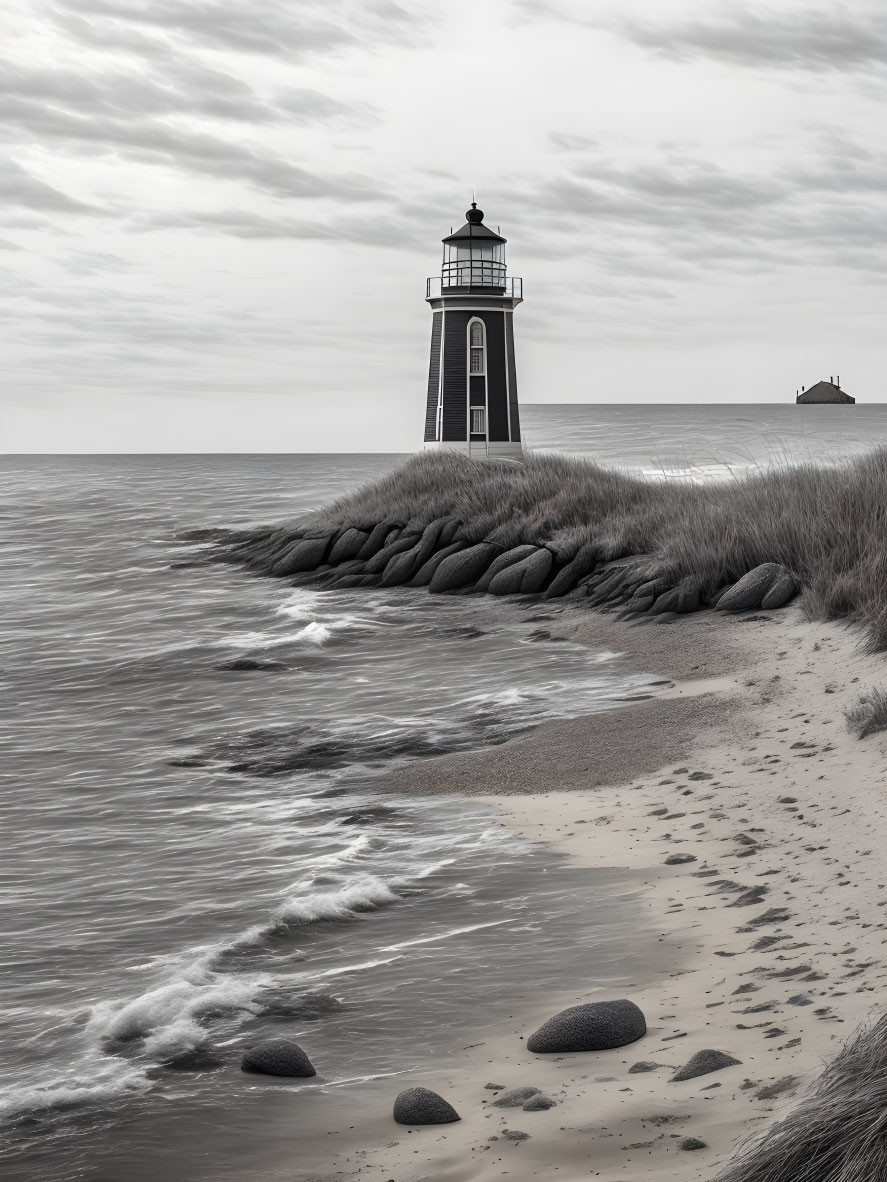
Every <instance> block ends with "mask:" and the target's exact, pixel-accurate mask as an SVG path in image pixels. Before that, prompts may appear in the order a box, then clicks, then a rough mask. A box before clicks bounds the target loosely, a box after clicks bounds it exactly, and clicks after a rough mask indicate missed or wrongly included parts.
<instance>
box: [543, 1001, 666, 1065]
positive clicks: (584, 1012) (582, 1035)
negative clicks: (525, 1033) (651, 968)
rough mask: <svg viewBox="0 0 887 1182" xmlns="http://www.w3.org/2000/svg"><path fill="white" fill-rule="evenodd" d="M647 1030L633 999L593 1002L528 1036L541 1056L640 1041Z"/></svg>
mask: <svg viewBox="0 0 887 1182" xmlns="http://www.w3.org/2000/svg"><path fill="white" fill-rule="evenodd" d="M646 1033H647V1023H646V1021H645V1020H644V1015H643V1014H642V1012H641V1011H640V1010H639V1009H638V1007H637V1006H636V1005H635V1004H634V1002H632V1001H626V1000H625V999H624V998H622V999H620V1000H619V1001H592V1002H588V1003H587V1004H586V1005H579V1006H571V1007H570V1008H569V1009H567V1010H562V1011H561V1012H560V1013H559V1014H555V1016H554V1017H553V1018H549V1020H548V1021H547V1022H546V1023H545V1024H544V1025H542V1026H540V1027H539V1029H538V1030H537V1031H535V1033H533V1034H531V1035H530V1037H529V1038H528V1039H527V1050H528V1051H531V1052H533V1054H537V1055H557V1054H561V1053H568V1052H570V1051H608V1050H612V1049H613V1048H614V1047H624V1046H627V1044H628V1043H630V1042H636V1041H637V1040H638V1039H639V1038H642V1037H643V1035H645V1034H646Z"/></svg>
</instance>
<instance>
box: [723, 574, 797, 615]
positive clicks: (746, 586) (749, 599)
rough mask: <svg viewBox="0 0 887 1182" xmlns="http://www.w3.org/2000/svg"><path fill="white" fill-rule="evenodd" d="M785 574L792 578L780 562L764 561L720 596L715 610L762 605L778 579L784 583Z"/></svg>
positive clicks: (745, 610) (724, 610)
mask: <svg viewBox="0 0 887 1182" xmlns="http://www.w3.org/2000/svg"><path fill="white" fill-rule="evenodd" d="M785 575H788V577H789V578H791V575H789V572H788V571H787V570H786V569H785V567H784V566H780V565H779V563H778V562H764V563H762V564H761V565H760V566H756V567H755V568H754V570H750V571H749V572H748V574H747V575H743V576H742V578H741V579H740V580H739V582H738V583H734V584H733V586H732V587H731V588H730V590H729V591H727V592H726V593H725V594H724V595H722V596H721V597H720V599H719V600H718V602H717V603H716V604H715V611H719V612H747V611H753V610H754V609H756V608H759V607H762V606H763V604H764V599H765V598H766V596H767V593H768V592H769V591H770V589H771V588H773V587H775V584H776V582H777V580H779V581H780V583H782V581H783V576H785ZM792 582H794V580H792ZM784 602H785V601H784ZM774 606H775V605H774Z"/></svg>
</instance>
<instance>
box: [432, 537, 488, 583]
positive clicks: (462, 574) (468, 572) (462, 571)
mask: <svg viewBox="0 0 887 1182" xmlns="http://www.w3.org/2000/svg"><path fill="white" fill-rule="evenodd" d="M501 550H502V547H501V546H496V545H494V544H493V543H492V542H478V543H477V545H476V546H469V547H468V549H467V550H460V551H459V553H458V554H451V555H450V557H449V558H445V559H444V560H443V562H442V563H441V564H440V566H439V567H438V568H437V570H436V571H435V572H434V575H433V577H432V579H431V582H430V584H429V587H428V589H429V591H434V592H440V591H455V590H456V589H457V588H458V587H467V586H468V585H469V584H472V583H476V582H477V580H478V579H479V578H480V576H481V575H482V574H483V573H484V571H485V570H486V569H487V567H488V566H489V565H490V563H491V562H492V561H493V559H494V558H495V557H496V556H497V554H499V553H500V552H501Z"/></svg>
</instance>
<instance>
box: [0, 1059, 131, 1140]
mask: <svg viewBox="0 0 887 1182" xmlns="http://www.w3.org/2000/svg"><path fill="white" fill-rule="evenodd" d="M150 1087H151V1081H150V1080H149V1079H148V1077H147V1076H146V1075H145V1072H144V1069H143V1068H142V1067H140V1066H138V1065H135V1064H132V1063H126V1062H123V1061H120V1060H108V1059H107V1058H105V1057H104V1056H98V1055H87V1056H84V1057H83V1058H82V1059H80V1060H79V1061H77V1062H75V1063H73V1064H72V1065H71V1068H70V1069H69V1071H68V1073H67V1075H66V1076H65V1078H64V1079H62V1080H59V1081H58V1082H56V1083H52V1084H48V1085H42V1084H30V1085H29V1084H24V1085H23V1084H21V1083H19V1082H14V1083H11V1084H9V1085H7V1086H6V1087H4V1088H3V1090H2V1091H0V1119H2V1121H3V1122H4V1123H12V1124H15V1123H19V1122H23V1121H25V1120H27V1119H28V1118H33V1117H34V1116H36V1115H37V1114H39V1113H41V1112H48V1111H57V1112H61V1111H65V1110H68V1109H74V1108H80V1107H82V1106H85V1105H93V1104H106V1103H108V1102H110V1101H113V1100H116V1099H119V1098H121V1097H124V1096H134V1095H138V1094H139V1093H142V1092H146V1091H147V1090H148V1089H149V1088H150Z"/></svg>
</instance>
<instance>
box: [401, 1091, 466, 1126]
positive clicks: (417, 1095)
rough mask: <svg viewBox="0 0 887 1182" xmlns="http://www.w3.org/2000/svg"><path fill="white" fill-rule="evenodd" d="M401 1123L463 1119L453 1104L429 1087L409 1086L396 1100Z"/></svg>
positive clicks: (433, 1122) (445, 1123)
mask: <svg viewBox="0 0 887 1182" xmlns="http://www.w3.org/2000/svg"><path fill="white" fill-rule="evenodd" d="M394 1119H395V1120H396V1121H397V1123H398V1124H399V1125H448V1124H452V1122H453V1121H455V1120H461V1119H462V1118H461V1117H460V1116H459V1114H458V1112H457V1111H456V1110H455V1108H453V1106H452V1104H448V1103H447V1101H446V1100H444V1098H443V1096H438V1094H437V1092H432V1091H430V1090H429V1089H428V1088H407V1089H406V1091H404V1092H401V1093H400V1095H399V1096H398V1097H397V1099H396V1100H395V1101H394Z"/></svg>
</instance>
